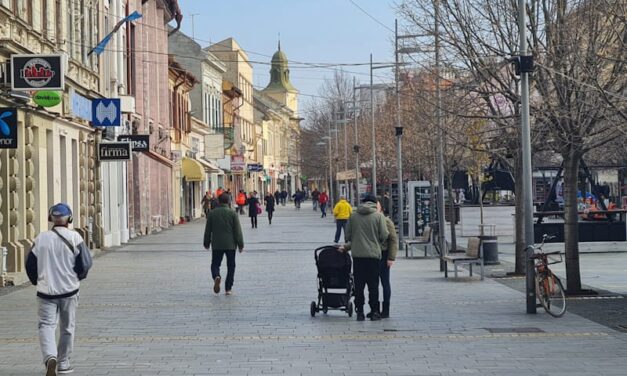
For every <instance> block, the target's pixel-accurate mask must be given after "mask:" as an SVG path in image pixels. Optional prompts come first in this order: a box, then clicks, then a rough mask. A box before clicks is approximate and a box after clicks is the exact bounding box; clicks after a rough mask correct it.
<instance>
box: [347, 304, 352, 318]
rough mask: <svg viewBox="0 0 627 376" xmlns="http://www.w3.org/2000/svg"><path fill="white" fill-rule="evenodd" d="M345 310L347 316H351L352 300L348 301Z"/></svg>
mask: <svg viewBox="0 0 627 376" xmlns="http://www.w3.org/2000/svg"><path fill="white" fill-rule="evenodd" d="M346 312H347V313H348V317H353V302H348V307H346Z"/></svg>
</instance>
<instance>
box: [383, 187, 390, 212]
mask: <svg viewBox="0 0 627 376" xmlns="http://www.w3.org/2000/svg"><path fill="white" fill-rule="evenodd" d="M382 201H383V202H381V206H382V207H383V214H385V215H386V216H390V193H389V192H388V191H385V193H383V200H382Z"/></svg>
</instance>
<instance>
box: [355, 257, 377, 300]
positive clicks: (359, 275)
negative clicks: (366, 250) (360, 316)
mask: <svg viewBox="0 0 627 376" xmlns="http://www.w3.org/2000/svg"><path fill="white" fill-rule="evenodd" d="M379 263H380V261H379V260H378V259H374V258H354V259H353V275H354V277H355V310H356V311H357V312H363V311H364V303H365V298H364V288H365V287H366V285H368V305H370V310H371V311H372V312H378V311H379Z"/></svg>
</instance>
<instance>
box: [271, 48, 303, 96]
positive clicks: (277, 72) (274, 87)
mask: <svg viewBox="0 0 627 376" xmlns="http://www.w3.org/2000/svg"><path fill="white" fill-rule="evenodd" d="M263 90H264V91H280V92H285V91H291V92H295V91H297V90H296V88H295V87H294V86H293V85H292V83H291V82H290V70H289V68H288V60H287V56H286V55H285V53H284V52H283V51H281V42H280V41H279V46H278V50H277V52H275V53H274V55H272V66H271V68H270V83H269V84H268V86H266V88H265V89H263Z"/></svg>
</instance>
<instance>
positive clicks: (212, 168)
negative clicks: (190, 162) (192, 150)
mask: <svg viewBox="0 0 627 376" xmlns="http://www.w3.org/2000/svg"><path fill="white" fill-rule="evenodd" d="M197 161H198V162H200V164H201V165H203V166H204V167H205V171H207V172H210V173H217V174H220V175H223V174H224V171H222V170H221V169H220V167H218V165H216V164H214V163H212V162H211V161H208V160H206V159H197Z"/></svg>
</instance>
